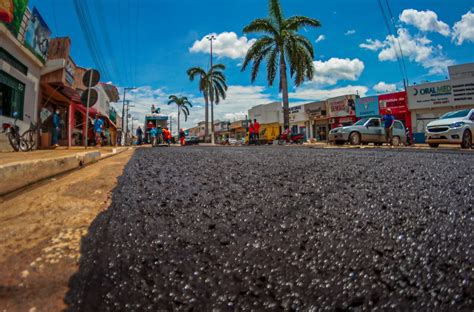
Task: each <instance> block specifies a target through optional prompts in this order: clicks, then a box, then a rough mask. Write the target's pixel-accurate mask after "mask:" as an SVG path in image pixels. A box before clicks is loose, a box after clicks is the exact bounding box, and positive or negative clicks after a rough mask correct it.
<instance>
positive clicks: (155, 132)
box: [150, 127, 158, 146]
mask: <svg viewBox="0 0 474 312" xmlns="http://www.w3.org/2000/svg"><path fill="white" fill-rule="evenodd" d="M157 136H158V130H157V129H156V127H153V128H151V130H150V137H151V146H156V145H157Z"/></svg>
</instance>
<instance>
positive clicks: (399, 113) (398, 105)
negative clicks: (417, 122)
mask: <svg viewBox="0 0 474 312" xmlns="http://www.w3.org/2000/svg"><path fill="white" fill-rule="evenodd" d="M388 109H390V110H391V111H392V115H393V116H394V117H395V119H396V120H400V121H401V122H403V124H404V125H405V127H406V128H408V130H410V133H413V129H412V123H411V113H410V110H409V109H408V100H407V93H406V92H405V91H401V92H395V93H387V94H382V95H379V110H380V115H382V116H383V115H386V114H387V110H388Z"/></svg>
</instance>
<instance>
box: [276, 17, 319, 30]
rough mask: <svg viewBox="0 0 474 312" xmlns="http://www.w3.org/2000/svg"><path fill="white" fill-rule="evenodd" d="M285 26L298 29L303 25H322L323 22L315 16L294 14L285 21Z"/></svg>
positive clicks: (289, 28)
mask: <svg viewBox="0 0 474 312" xmlns="http://www.w3.org/2000/svg"><path fill="white" fill-rule="evenodd" d="M284 26H285V28H286V29H288V30H291V31H298V30H299V29H301V28H302V27H307V26H309V27H321V23H320V22H319V21H318V20H317V19H314V18H310V17H306V16H292V17H290V18H288V19H287V20H286V21H285V25H284Z"/></svg>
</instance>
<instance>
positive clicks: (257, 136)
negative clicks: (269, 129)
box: [253, 119, 260, 143]
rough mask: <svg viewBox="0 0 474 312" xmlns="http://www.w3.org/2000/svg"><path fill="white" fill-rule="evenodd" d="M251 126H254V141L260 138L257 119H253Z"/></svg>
mask: <svg viewBox="0 0 474 312" xmlns="http://www.w3.org/2000/svg"><path fill="white" fill-rule="evenodd" d="M253 128H254V141H255V143H257V142H258V140H259V139H260V124H259V123H258V121H257V119H254V120H253Z"/></svg>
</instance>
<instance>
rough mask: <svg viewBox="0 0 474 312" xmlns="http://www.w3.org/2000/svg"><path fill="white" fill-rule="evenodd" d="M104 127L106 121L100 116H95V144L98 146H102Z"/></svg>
mask: <svg viewBox="0 0 474 312" xmlns="http://www.w3.org/2000/svg"><path fill="white" fill-rule="evenodd" d="M103 127H104V121H103V120H102V119H100V118H99V114H95V119H94V132H95V144H96V145H97V146H101V143H102V131H103Z"/></svg>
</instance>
